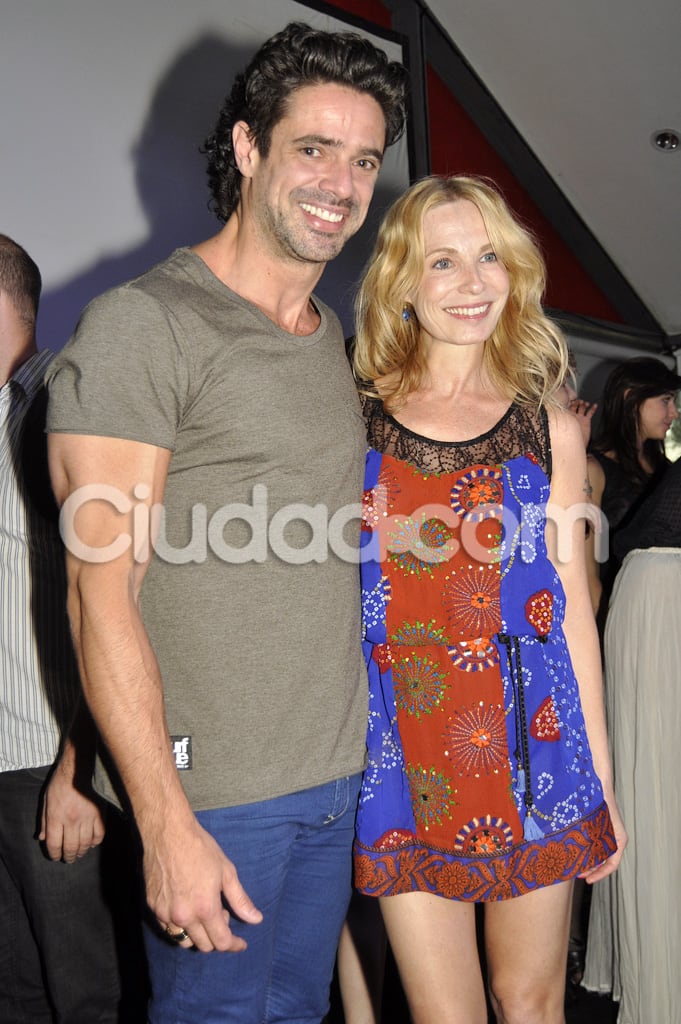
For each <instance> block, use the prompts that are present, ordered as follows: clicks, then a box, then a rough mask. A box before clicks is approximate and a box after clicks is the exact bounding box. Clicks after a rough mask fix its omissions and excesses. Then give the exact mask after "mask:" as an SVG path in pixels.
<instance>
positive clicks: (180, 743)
mask: <svg viewBox="0 0 681 1024" xmlns="http://www.w3.org/2000/svg"><path fill="white" fill-rule="evenodd" d="M170 741H171V743H172V744H173V754H174V756H175V767H176V768H177V770H178V771H179V772H186V771H189V769H190V768H191V767H192V738H191V736H171V737H170Z"/></svg>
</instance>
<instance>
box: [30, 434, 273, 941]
mask: <svg viewBox="0 0 681 1024" xmlns="http://www.w3.org/2000/svg"><path fill="white" fill-rule="evenodd" d="M49 458H50V473H51V476H52V484H53V487H54V491H55V494H56V497H57V500H58V502H59V504H60V505H61V506H62V534H63V536H64V540H65V543H66V547H67V575H68V584H69V596H68V608H69V618H70V621H71V629H72V633H73V639H74V646H75V649H76V654H77V656H78V662H79V667H80V672H81V678H82V683H83V690H84V693H85V697H86V700H87V702H88V706H89V708H90V710H91V712H92V716H93V718H94V720H95V722H96V724H97V726H98V728H99V731H100V733H101V735H102V737H103V739H104V741H105V743H106V744H107V746H108V748H109V751H110V753H111V755H112V757H113V759H114V761H115V763H116V766H117V768H118V770H119V772H120V775H121V778H122V780H123V783H124V785H125V787H126V791H127V794H128V797H129V799H130V802H131V804H132V808H133V811H134V814H135V819H136V821H137V826H138V828H139V831H140V835H141V837H142V842H143V846H144V875H145V881H146V888H147V900H148V902H149V905H150V907H151V909H152V910H153V912H154V913H155V915H156V917H157V918H158V920H159V922H160V924H161V926H163V927H166V926H170V928H171V930H172V931H180V930H181V929H182V928H184V930H185V931H186V932H188V934H189V936H190V940H188V942H189V941H191V942H193V943H194V945H196V946H197V947H198V948H199V949H200V950H203V951H210V950H212V949H219V950H230V951H238V950H240V949H243V948H244V946H245V943H244V942H243V940H242V939H240V938H237V937H236V936H234V935H233V934H232V932H231V930H230V928H229V920H230V917H229V913H228V911H227V910H225V909H224V906H223V894H224V898H225V900H226V902H227V903H228V905H229V906H230V908H231V909H232V911H233V912H234V913H236V914H237V915H238V916H239V917H240V918H242V919H243V920H245V921H247V922H249V923H253V924H257V923H258V922H259V921H260V920H261V914H260V912H259V911H258V910H256V908H255V907H254V906H253V903H252V902H251V900H250V899H249V897H248V896H247V894H246V893H245V892H244V890H243V888H242V887H241V884H240V883H239V880H238V877H237V874H236V870H235V868H234V865H233V864H232V863H231V862H230V861H229V860H228V859H227V858H226V857H225V856H224V854H223V853H222V851H221V850H220V848H219V846H218V845H217V843H216V842H215V841H214V840H213V838H212V837H211V836H210V835H209V834H208V833H207V832H206V831H205V830H204V829H202V828H201V826H200V825H199V823H198V822H197V820H196V817H195V815H194V814H193V812H192V810H191V807H190V806H189V803H188V801H187V798H186V796H185V794H184V790H183V789H182V786H181V784H180V781H179V777H178V773H177V770H176V768H175V762H174V759H173V756H172V749H171V743H170V738H169V735H168V728H167V724H166V718H165V709H164V700H163V684H162V680H161V677H160V672H159V667H158V663H157V660H156V657H155V655H154V652H153V649H152V647H151V644H150V642H149V638H148V636H147V633H146V630H145V628H144V624H143V622H142V618H141V616H140V612H139V606H138V598H139V593H140V589H141V586H142V582H143V580H144V576H145V574H146V571H147V568H148V565H149V561H150V558H151V548H150V547H149V550H148V551H146V552H144V556H145V557H144V560H141V554H140V552H139V551H137V552H135V550H134V545H133V543H130V544H128V545H127V546H126V537H130V538H132V537H133V536H134V530H133V507H134V506H139V505H140V504H141V503H142V502H144V503H145V504H147V505H148V506H151V505H152V504H160V503H161V502H162V500H163V493H164V489H165V483H166V478H167V473H168V466H169V463H170V452H169V451H167V450H166V449H163V448H157V447H155V446H153V445H147V444H141V443H139V442H135V441H126V440H122V439H118V438H104V437H89V436H84V435H76V434H52V435H50V439H49ZM84 487H89V488H91V490H90V491H87V492H84V491H82V490H81V488H84ZM100 494H101V497H99V496H98V495H100ZM85 498H87V500H85ZM121 509H123V511H121ZM123 548H125V550H122V549H123ZM117 552H118V553H117ZM93 556H94V558H93ZM100 556H101V560H95V558H99V557H100Z"/></svg>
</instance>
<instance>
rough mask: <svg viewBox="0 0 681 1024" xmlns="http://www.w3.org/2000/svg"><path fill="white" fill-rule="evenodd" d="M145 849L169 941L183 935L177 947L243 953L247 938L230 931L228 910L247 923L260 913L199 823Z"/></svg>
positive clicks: (152, 900) (150, 885)
mask: <svg viewBox="0 0 681 1024" xmlns="http://www.w3.org/2000/svg"><path fill="white" fill-rule="evenodd" d="M144 847H145V850H144V875H145V879H146V886H147V901H148V903H149V906H150V907H151V909H152V911H153V912H154V914H155V915H156V918H157V920H158V922H159V924H160V925H161V928H162V929H163V930H164V931H165V932H166V933H167V934H168V935H169V936H170V937H171V938H172V937H173V936H174V935H178V934H180V933H181V932H183V931H184V932H185V933H186V936H187V937H186V938H184V939H183V940H181V941H180V942H179V943H178V944H179V945H182V946H184V947H190V946H192V945H193V946H196V948H197V949H199V950H201V951H202V952H203V953H209V952H211V951H212V950H214V949H217V950H221V951H223V952H230V953H238V952H240V951H241V950H243V949H245V948H246V942H245V941H244V939H242V938H240V937H239V936H236V935H234V934H233V932H232V931H231V929H230V927H229V922H230V911H231V913H232V914H233V915H234V916H236V917H238V918H240V919H241V920H242V921H246V922H247V923H248V924H259V923H260V921H262V914H261V913H260V911H259V910H257V909H256V907H255V906H254V904H253V902H252V900H251V899H250V897H249V896H248V895H247V894H246V892H245V890H244V889H243V887H242V885H241V883H240V881H239V879H238V877H237V873H236V868H235V867H234V865H233V864H232V862H231V861H230V860H228V859H227V857H225V855H224V853H223V852H222V850H221V849H220V847H219V845H218V844H217V843H216V841H215V840H214V839H213V837H212V836H211V835H209V834H208V832H206V831H205V829H203V828H201V826H200V825H199V823H198V822H197V821H196V819H194V821H193V823H190V824H189V826H188V827H186V828H184V829H182V830H181V831H180V830H179V829H178V830H176V832H175V834H169V833H168V832H166V833H165V834H164V836H163V837H161V838H160V839H159V841H157V842H149V840H148V839H147V840H146V841H145V844H144ZM225 904H227V906H228V907H229V910H227V909H225Z"/></svg>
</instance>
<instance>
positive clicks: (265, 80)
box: [203, 22, 408, 222]
mask: <svg viewBox="0 0 681 1024" xmlns="http://www.w3.org/2000/svg"><path fill="white" fill-rule="evenodd" d="M326 83H336V84H338V85H346V86H349V87H350V88H352V89H356V90H358V91H359V92H366V93H368V94H369V95H370V96H373V98H374V99H375V100H376V102H377V103H378V104H379V106H380V107H381V109H382V111H383V114H384V116H385V127H386V142H385V144H386V146H390V145H392V143H393V142H396V141H397V139H399V137H400V136H401V135H402V133H403V132H404V128H405V120H406V103H407V84H408V73H407V70H406V68H405V67H404V66H403V65H402V64H399V63H397V61H390V60H388V57H387V56H386V54H385V53H384V52H383V51H382V50H379V49H377V48H376V47H375V46H374V45H373V44H372V43H370V42H369V40H368V39H365V38H364V37H363V36H361V35H359V34H358V33H355V32H321V31H318V30H317V29H313V28H311V27H310V26H309V25H305V24H303V23H302V22H291V24H289V25H287V26H286V28H285V29H283V30H282V31H281V32H277V34H276V35H273V36H272V37H271V38H270V39H268V40H267V41H266V42H265V43H263V45H262V46H261V47H260V49H259V50H258V51H257V53H256V54H255V56H254V57H253V59H252V60H251V62H250V64H249V65H248V67H247V68H246V70H245V71H243V72H242V73H241V74H240V75H237V77H236V79H235V80H234V85H233V86H232V91H231V93H230V94H229V96H228V97H227V99H226V100H225V102H224V104H223V106H222V109H221V111H220V114H219V116H218V121H217V124H216V126H215V128H214V130H213V132H212V133H211V135H210V136H209V137H208V138H207V139H206V141H205V143H204V146H203V152H204V153H206V154H207V156H208V181H209V184H210V190H211V193H212V196H213V203H212V205H213V208H214V210H215V213H216V214H217V216H218V218H219V219H220V220H221V221H223V222H224V221H226V220H227V219H228V217H229V216H230V214H231V213H232V212H233V210H234V209H235V208H236V206H237V204H238V202H239V196H240V194H241V173H240V172H239V170H238V168H237V166H236V164H235V161H234V151H233V148H232V129H233V127H234V125H235V124H236V122H237V121H245V122H246V124H247V125H248V126H249V129H250V134H251V138H252V139H253V141H254V142H255V144H256V145H257V147H258V150H259V152H260V153H261V154H262V156H264V157H266V156H267V155H268V153H269V148H270V142H271V138H272V129H273V128H274V126H275V125H276V124H278V122H279V121H280V120H281V119H282V118H283V117H284V116H285V114H286V109H287V105H288V102H289V98H290V96H291V95H292V93H294V92H295V91H296V90H297V89H299V88H301V87H302V86H304V85H322V84H326Z"/></svg>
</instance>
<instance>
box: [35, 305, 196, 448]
mask: <svg viewBox="0 0 681 1024" xmlns="http://www.w3.org/2000/svg"><path fill="white" fill-rule="evenodd" d="M45 379H46V383H47V386H48V390H49V405H48V412H47V429H48V431H50V432H51V433H69V434H91V435H96V436H101V437H119V438H122V439H124V440H130V441H140V442H143V443H145V444H152V445H156V446H157V447H159V448H168V449H170V450H171V451H174V449H175V439H176V435H177V430H178V428H179V426H180V423H181V421H182V415H183V410H184V408H185V407H186V404H187V396H188V390H189V380H190V366H189V358H188V353H187V346H186V344H185V339H184V338H183V336H182V333H181V331H180V329H179V327H178V325H177V323H176V322H175V321H174V318H173V315H172V313H171V312H170V311H169V310H168V309H167V308H166V307H165V306H164V305H163V304H162V303H161V302H159V301H158V300H157V299H156V298H155V297H153V296H150V295H147V294H146V293H145V292H143V291H141V290H140V289H139V288H137V287H135V286H134V285H124V286H122V287H121V288H117V289H114V290H113V291H110V292H107V293H105V294H104V295H102V296H99V298H97V299H95V300H94V301H93V302H91V303H90V305H89V306H88V307H87V308H86V309H85V311H84V313H83V315H82V317H81V319H80V321H79V323H78V326H77V327H76V330H75V332H74V334H73V336H72V337H71V339H70V340H69V342H68V343H67V345H66V346H65V347H64V349H63V350H62V352H61V353H60V354H59V355H58V356H57V357H56V358H55V359H54V360H53V361H52V363H51V364H50V367H49V369H48V371H47V375H46V378H45Z"/></svg>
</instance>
